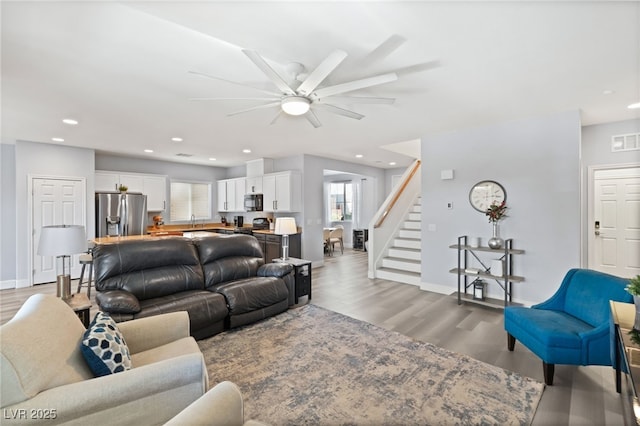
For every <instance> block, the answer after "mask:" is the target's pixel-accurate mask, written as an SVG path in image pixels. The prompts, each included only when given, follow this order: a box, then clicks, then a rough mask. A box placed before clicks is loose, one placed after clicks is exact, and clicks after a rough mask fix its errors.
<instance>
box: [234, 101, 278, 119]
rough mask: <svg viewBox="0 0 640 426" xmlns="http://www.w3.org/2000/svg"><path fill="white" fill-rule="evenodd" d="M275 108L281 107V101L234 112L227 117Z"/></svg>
mask: <svg viewBox="0 0 640 426" xmlns="http://www.w3.org/2000/svg"><path fill="white" fill-rule="evenodd" d="M274 106H280V101H277V102H269V103H268V104H262V105H256V106H253V107H251V108H246V109H243V110H240V111H234V112H231V113H229V114H227V117H231V116H233V115H237V114H242V113H243V112H249V111H254V110H256V109H264V108H271V107H274Z"/></svg>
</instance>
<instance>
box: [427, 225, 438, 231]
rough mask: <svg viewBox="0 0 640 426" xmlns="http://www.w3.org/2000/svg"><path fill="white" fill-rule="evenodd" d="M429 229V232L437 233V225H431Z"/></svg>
mask: <svg viewBox="0 0 640 426" xmlns="http://www.w3.org/2000/svg"><path fill="white" fill-rule="evenodd" d="M427 229H428V230H429V232H436V224H435V223H430V224H429V225H428V226H427Z"/></svg>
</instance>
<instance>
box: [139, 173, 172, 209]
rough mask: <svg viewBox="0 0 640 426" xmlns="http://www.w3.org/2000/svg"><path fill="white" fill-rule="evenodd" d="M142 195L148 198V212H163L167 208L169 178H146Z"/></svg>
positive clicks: (143, 179) (144, 178)
mask: <svg viewBox="0 0 640 426" xmlns="http://www.w3.org/2000/svg"><path fill="white" fill-rule="evenodd" d="M142 188H143V189H142V193H143V194H145V195H146V196H147V210H148V211H150V212H161V211H164V210H166V208H167V178H166V177H165V176H144V177H143V178H142Z"/></svg>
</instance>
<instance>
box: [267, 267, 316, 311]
mask: <svg viewBox="0 0 640 426" xmlns="http://www.w3.org/2000/svg"><path fill="white" fill-rule="evenodd" d="M273 261H274V262H275V263H288V264H289V265H292V266H293V272H294V277H295V287H296V290H295V293H296V294H295V298H294V303H296V304H297V303H298V298H299V297H301V296H309V300H311V261H310V260H304V259H298V258H297V257H288V258H287V260H282V258H278V259H273Z"/></svg>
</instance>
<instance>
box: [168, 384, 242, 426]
mask: <svg viewBox="0 0 640 426" xmlns="http://www.w3.org/2000/svg"><path fill="white" fill-rule="evenodd" d="M243 422H244V406H243V402H242V394H241V393H240V389H239V388H238V386H236V385H235V384H234V383H231V382H222V383H218V384H217V385H216V386H215V387H213V388H212V389H210V390H209V392H207V393H205V394H204V395H202V396H201V397H200V398H198V399H197V400H196V401H195V402H193V403H192V404H191V405H189V406H188V407H187V408H185V409H184V410H182V411H181V412H180V413H179V414H178V415H177V416H175V417H174V418H172V419H171V420H169V421H168V422H167V423H165V426H179V425H209V424H210V425H214V424H215V425H225V426H242V424H243Z"/></svg>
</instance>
